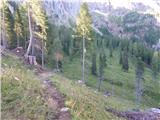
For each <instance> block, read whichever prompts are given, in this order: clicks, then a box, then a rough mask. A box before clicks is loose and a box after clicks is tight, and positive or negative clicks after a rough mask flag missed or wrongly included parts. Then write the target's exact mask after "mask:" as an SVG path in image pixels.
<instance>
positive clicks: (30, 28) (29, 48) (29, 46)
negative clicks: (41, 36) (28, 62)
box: [25, 6, 33, 56]
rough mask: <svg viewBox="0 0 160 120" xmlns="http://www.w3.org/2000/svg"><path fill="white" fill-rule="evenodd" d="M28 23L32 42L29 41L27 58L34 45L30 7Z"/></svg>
mask: <svg viewBox="0 0 160 120" xmlns="http://www.w3.org/2000/svg"><path fill="white" fill-rule="evenodd" d="M28 23H29V33H30V40H29V45H28V48H27V52H26V54H25V56H28V55H29V52H30V50H31V47H32V43H33V35H32V25H31V15H30V8H29V6H28Z"/></svg>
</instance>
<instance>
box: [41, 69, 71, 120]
mask: <svg viewBox="0 0 160 120" xmlns="http://www.w3.org/2000/svg"><path fill="white" fill-rule="evenodd" d="M53 74H54V73H52V72H47V71H45V72H43V73H40V74H39V78H40V79H41V80H42V82H43V87H44V89H45V96H44V97H45V99H46V102H47V105H48V107H49V109H50V110H51V111H53V112H52V113H48V114H47V115H46V117H47V120H71V114H70V111H69V109H68V108H66V107H65V105H64V101H65V97H64V96H63V95H62V94H61V93H60V92H59V91H58V90H57V89H56V86H55V85H54V84H53V83H52V82H51V81H50V80H49V77H50V76H52V75H53Z"/></svg>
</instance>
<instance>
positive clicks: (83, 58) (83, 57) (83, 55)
mask: <svg viewBox="0 0 160 120" xmlns="http://www.w3.org/2000/svg"><path fill="white" fill-rule="evenodd" d="M83 32H84V31H83ZM84 62H85V38H84V35H83V53H82V81H83V82H84V83H85V80H84V69H85V68H84V67H85V66H84Z"/></svg>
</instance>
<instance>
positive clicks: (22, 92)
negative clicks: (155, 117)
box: [2, 52, 153, 120]
mask: <svg viewBox="0 0 160 120" xmlns="http://www.w3.org/2000/svg"><path fill="white" fill-rule="evenodd" d="M73 65H74V64H73ZM112 67H113V66H112ZM68 68H69V67H68ZM77 70H78V69H77ZM74 72H76V71H74ZM2 73H3V74H2V119H38V120H44V119H45V118H46V117H48V119H49V120H50V119H52V118H53V116H54V115H56V113H54V112H53V111H52V112H51V110H52V109H50V107H49V106H46V104H47V102H46V100H45V98H44V96H46V95H45V94H46V92H45V91H46V88H45V89H44V87H43V83H42V82H41V79H42V78H43V76H44V75H43V73H42V74H41V73H40V76H41V78H39V76H37V74H35V72H34V69H33V67H31V68H30V67H29V66H28V65H24V64H23V62H22V60H20V59H19V58H18V57H17V56H16V55H14V54H13V53H10V52H9V54H6V55H3V56H2ZM64 74H66V71H64ZM67 74H68V73H67ZM70 74H71V73H70ZM70 74H68V75H70ZM77 75H78V72H77ZM49 76H51V77H50V78H49V79H50V80H51V82H53V84H54V86H56V87H57V88H58V89H59V90H60V91H61V93H63V94H64V96H65V98H66V100H65V105H66V106H67V107H68V108H69V109H70V111H71V114H72V118H73V119H75V120H86V119H87V120H106V119H108V120H109V119H113V120H120V119H121V120H122V118H119V117H117V116H115V115H113V114H111V113H110V112H107V111H106V109H114V110H118V111H131V110H134V109H135V108H136V105H135V104H134V101H133V100H126V99H125V97H122V96H121V95H119V96H117V95H118V93H117V92H118V91H120V92H122V90H121V89H120V88H118V87H117V86H116V85H115V86H114V87H115V95H111V96H104V95H103V93H101V92H98V91H95V90H94V89H93V88H91V87H87V86H85V85H83V84H82V85H81V84H80V83H78V81H72V80H69V79H67V78H65V77H62V75H59V74H56V73H50V75H49ZM111 76H112V75H111ZM89 80H90V81H87V84H88V85H89V86H91V85H93V83H94V82H95V79H89ZM114 82H115V81H114ZM115 84H116V82H115ZM129 84H131V83H129ZM146 84H147V83H146ZM104 85H106V86H107V88H108V90H109V88H111V87H113V86H112V85H110V84H108V83H105V84H104ZM148 85H149V83H148ZM103 89H105V88H104V87H103ZM125 91H126V92H127V91H129V92H130V91H132V89H130V88H125ZM125 91H124V92H125ZM126 94H127V93H124V96H125V95H126ZM127 99H128V98H127ZM35 100H36V101H35ZM145 100H147V98H146V99H145ZM145 100H144V101H145ZM149 100H150V99H149ZM122 101H123V102H122ZM144 105H145V104H144ZM144 105H143V106H142V107H141V108H142V109H146V108H149V107H150V106H147V105H149V104H147V101H146V105H145V106H144ZM151 106H153V105H151ZM47 112H51V113H50V114H48V115H49V116H46V113H47ZM55 112H56V111H55ZM64 120H67V119H64Z"/></svg>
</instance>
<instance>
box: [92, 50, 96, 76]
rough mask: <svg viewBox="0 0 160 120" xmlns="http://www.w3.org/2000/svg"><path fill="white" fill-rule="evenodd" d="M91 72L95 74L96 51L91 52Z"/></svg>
mask: <svg viewBox="0 0 160 120" xmlns="http://www.w3.org/2000/svg"><path fill="white" fill-rule="evenodd" d="M91 70H92V74H93V75H97V65H96V53H95V52H94V53H93V54H92V68H91Z"/></svg>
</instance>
